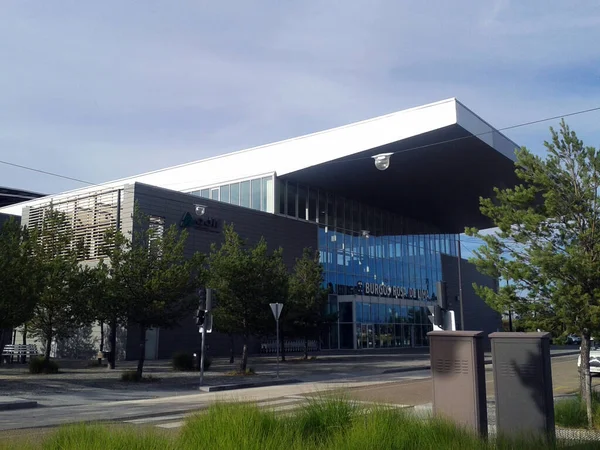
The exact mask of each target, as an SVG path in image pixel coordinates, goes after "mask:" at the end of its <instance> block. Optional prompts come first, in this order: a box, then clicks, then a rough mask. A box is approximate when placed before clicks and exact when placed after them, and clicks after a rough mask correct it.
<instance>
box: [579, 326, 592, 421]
mask: <svg viewBox="0 0 600 450" xmlns="http://www.w3.org/2000/svg"><path fill="white" fill-rule="evenodd" d="M579 354H580V356H581V366H580V369H581V370H580V372H579V376H580V378H579V383H580V390H581V399H582V401H583V402H585V409H586V414H587V419H588V427H589V428H592V427H593V420H594V418H593V412H592V378H591V374H590V336H589V334H586V333H584V334H582V336H581V350H580V353H579Z"/></svg>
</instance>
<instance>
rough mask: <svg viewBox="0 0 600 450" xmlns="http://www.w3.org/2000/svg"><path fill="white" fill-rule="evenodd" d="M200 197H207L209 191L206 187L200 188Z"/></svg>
mask: <svg viewBox="0 0 600 450" xmlns="http://www.w3.org/2000/svg"><path fill="white" fill-rule="evenodd" d="M200 197H204V198H208V197H209V191H208V189H202V190H201V191H200Z"/></svg>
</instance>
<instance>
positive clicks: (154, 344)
mask: <svg viewBox="0 0 600 450" xmlns="http://www.w3.org/2000/svg"><path fill="white" fill-rule="evenodd" d="M146 359H158V328H150V329H149V330H147V331H146Z"/></svg>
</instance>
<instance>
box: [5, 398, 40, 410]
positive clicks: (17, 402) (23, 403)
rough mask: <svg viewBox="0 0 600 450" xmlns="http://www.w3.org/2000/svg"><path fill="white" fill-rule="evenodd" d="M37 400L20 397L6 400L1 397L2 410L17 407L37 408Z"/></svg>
mask: <svg viewBox="0 0 600 450" xmlns="http://www.w3.org/2000/svg"><path fill="white" fill-rule="evenodd" d="M37 406H38V402H36V401H35V400H24V399H20V398H16V399H10V400H4V399H1V398H0V411H14V410H16V409H29V408H37Z"/></svg>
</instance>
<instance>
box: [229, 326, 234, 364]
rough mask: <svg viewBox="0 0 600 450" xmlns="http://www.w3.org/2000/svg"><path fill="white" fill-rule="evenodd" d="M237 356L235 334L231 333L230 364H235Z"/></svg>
mask: <svg viewBox="0 0 600 450" xmlns="http://www.w3.org/2000/svg"><path fill="white" fill-rule="evenodd" d="M234 355H235V339H234V337H233V333H229V364H233V361H234Z"/></svg>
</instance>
